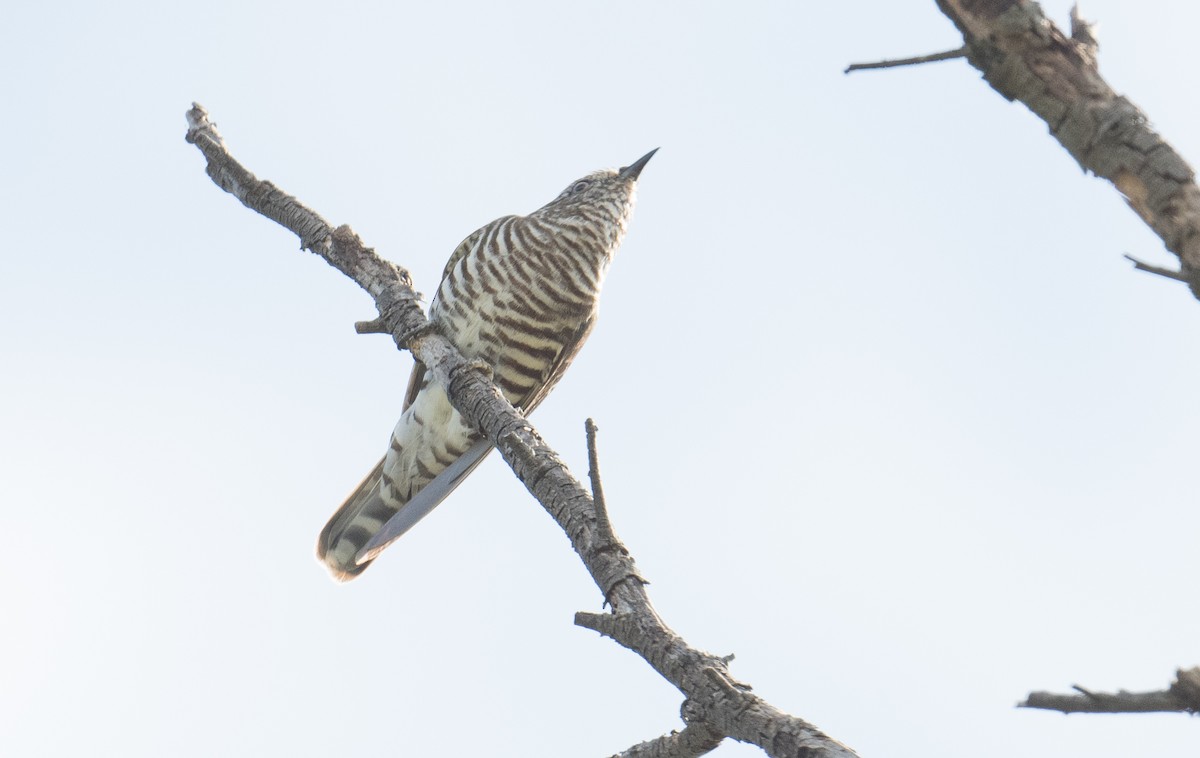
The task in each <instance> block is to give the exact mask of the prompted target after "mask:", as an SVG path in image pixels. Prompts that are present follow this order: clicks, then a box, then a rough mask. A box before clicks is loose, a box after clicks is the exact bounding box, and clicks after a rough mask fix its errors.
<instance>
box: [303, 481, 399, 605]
mask: <svg viewBox="0 0 1200 758" xmlns="http://www.w3.org/2000/svg"><path fill="white" fill-rule="evenodd" d="M382 475H383V459H380V461H379V463H377V464H376V465H375V468H373V469H371V473H369V474H367V476H366V478H365V479H363V480H362V483H361V484H359V485H358V486H357V487H355V488H354V491H353V492H351V493H350V496H349V497H347V498H346V502H344V503H342V505H341V507H340V508H338V509H337V512H336V513H334V514H333V517H332V518H330V519H329V523H327V524H326V525H325V528H324V529H322V530H321V536H320V537H319V538H318V539H317V557H318V558H319V559H320V560H321V562H322V563H324V564H325V566H326V567H327V568H328V569H329V573H331V574H333V578H334V579H336V580H338V581H339V582H348V581H350V580H351V579H353V578H354V577H356V576H358V575H359V574H361V573H362V572H363V571H365V570H366V568H367V566H369V565H370V563H371V562H370V561H367V562H365V563H361V564H360V563H356V562H355V556H356V555H358V551H359V550H361V549H362V548H363V546H364V545H366V544H367V542H368V541H369V540H370V539H371V537H372V536H374V534H375V533H376V532H378V531H379V529H380V527H382V526H383V525H384V524H385V523H387V520H388V519H390V518H391V517H392V514H394V513H395V512H396V507H394V506H392V505H389V504H387V503H385V502H384V500H383V496H382V495H381V494H380V492H379V486H380V483H381V482H382Z"/></svg>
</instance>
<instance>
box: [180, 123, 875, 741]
mask: <svg viewBox="0 0 1200 758" xmlns="http://www.w3.org/2000/svg"><path fill="white" fill-rule="evenodd" d="M187 120H188V132H187V141H188V142H191V143H193V144H195V145H196V146H197V147H198V148H199V149H200V151H201V152H202V153H203V154H204V157H205V158H206V159H207V161H208V174H209V176H210V177H212V179H213V181H214V182H216V183H217V186H219V187H221V188H222V189H224V190H225V191H227V192H229V193H231V194H233V195H234V196H235V197H237V198H238V200H240V201H241V202H242V203H243V204H244V205H246V207H248V208H250V209H251V210H254V211H255V212H257V213H261V214H262V215H264V216H266V217H267V218H270V219H271V220H273V221H275V222H277V223H279V224H280V225H282V226H284V227H285V228H287V229H289V230H291V231H292V232H294V233H295V234H296V235H297V236H299V237H300V240H301V245H302V246H303V247H305V248H307V249H309V250H311V251H313V252H314V253H317V254H318V255H320V256H321V257H322V258H324V259H325V260H326V261H328V262H329V263H330V264H331V265H333V266H334V267H336V268H337V269H338V270H339V271H341V272H342V273H344V274H345V275H346V276H348V277H349V278H350V279H351V280H353V281H354V282H355V283H356V284H358V285H359V286H360V287H362V288H363V289H364V290H366V291H367V292H368V293H369V294H370V295H371V297H372V298H374V299H375V304H376V307H377V309H378V311H379V317H378V318H377V319H373V320H371V321H368V322H360V324H359V325H358V327H357V328H358V329H359V331H361V332H364V333H372V332H386V333H390V334H391V335H392V337H393V339H395V341H396V344H397V345H398V346H400V347H402V348H407V349H409V350H411V351H412V353H413V355H414V357H415V358H416V359H417V360H420V361H421V362H422V363H424V364H425V365H426V367H427V369H428V370H429V371H430V373H431V375H432V376H433V377H434V379H435V380H436V381H438V382H440V383H441V384H442V385H443V386H444V387H445V388H446V391H447V394H448V395H449V397H450V400H451V402H452V403H453V405H454V407H455V408H456V409H457V410H458V411H459V412H460V413H461V414H462V415H463V417H464V418H465V419H466V420H467V421H468V422H469V423H471V424H472V425H473V426H474V427H475V428H476V429H478V430H479V431H480V432H481V433H482V434H483V435H484V436H486V437H487V438H488V439H489V440H490V441H491V442H493V443H494V444H495V446H496V448H497V449H498V450H499V451H500V453H501V455H503V456H504V460H505V461H506V462H507V463H508V465H509V466H511V467H512V469H513V472H514V473H515V474H516V475H517V478H518V479H520V480H521V482H522V483H523V484H524V485H525V487H526V488H527V489H528V490H529V491H530V492H531V493H532V494H533V496H534V497H535V498H537V500H538V502H539V503H541V504H542V506H543V507H544V508H545V509H546V510H547V512H549V513H550V515H551V516H552V517H553V518H554V520H555V521H556V522H557V523H558V525H559V526H560V527H561V528H562V529H563V531H565V532H566V534H567V537H568V538H569V539H570V540H571V545H572V547H574V549H575V551H576V553H578V554H579V557H580V559H581V560H582V561H583V564H584V566H585V567H586V568H587V570H588V572H589V573H590V574H591V576H592V578H593V579H594V580H595V582H596V585H597V586H598V587H600V589H601V591H602V592H603V593H604V594H605V598H606V600H607V601H608V602H609V603H610V604H611V606H612V612H611V613H608V614H577V615H576V623H580V624H581V625H583V626H587V627H588V628H591V629H595V630H596V631H599V632H601V633H603V634H607V635H608V636H611V637H613V638H614V639H616V640H617V641H618V642H620V643H621V644H622V645H624V646H625V647H627V648H629V649H630V650H633V651H635V652H637V653H638V654H639V655H641V656H642V657H643V658H644V659H645V660H646V661H647V662H648V663H650V665H651V666H653V667H654V669H655V670H656V671H658V672H659V673H660V674H661V675H662V676H663V677H664V678H666V679H667V680H668V681H670V682H671V683H672V684H674V685H675V686H676V687H678V688H679V689H680V691H681V692H683V694H684V695H685V697H686V698H687V703H688V709H687V710H686V713H687V714H690V716H689V721H688V724H689V726H688V728H687V729H685V730H684V731H683V732H681V733H680V734H679V735H678V739H673V738H671V737H667V738H660V739H662V740H665V742H663V748H662V749H664V750H674V751H675V752H659V753H655V755H664V756H666V755H675V756H683V755H700V754H702V753H701V752H697V750H698V749H699V748H700V747H703V746H704V745H705V744H707V743H708V742H709V741H711V740H713V739H717V738H718V737H721V738H723V737H732V738H733V739H736V740H740V741H743V742H749V743H752V744H755V745H758V746H759V747H761V748H763V750H765V751H766V752H767V753H768V754H769V755H772V756H780V757H782V756H794V757H796V758H801V757H802V758H818V757H819V758H834V757H838V758H849V757H850V756H854V755H855V754H854V752H853V751H851V750H850V749H849V748H847V747H845V746H843V745H841V744H840V743H838V742H836V741H835V740H833V739H831V738H829V737H827V736H826V735H824V734H823V733H821V731H820V730H818V729H817V728H816V727H814V726H812V725H811V724H808V723H807V722H805V721H803V720H802V719H798V718H796V717H794V716H789V715H788V714H786V713H783V712H782V711H779V710H778V709H776V708H774V707H773V706H771V705H770V704H768V703H765V702H763V701H762V700H761V699H760V698H758V697H757V696H755V695H752V694H750V692H749V688H748V687H745V686H744V685H740V684H737V683H735V682H734V681H733V679H732V678H731V677H730V675H729V672H728V667H727V665H726V661H725V660H724V659H721V658H718V657H716V656H713V655H711V654H708V653H704V652H701V651H699V650H697V649H695V648H693V647H691V646H690V645H688V644H687V643H686V642H685V641H684V640H683V639H682V638H681V637H679V636H678V635H677V634H675V633H674V632H673V631H672V630H671V629H670V628H669V627H668V626H667V625H666V624H665V623H664V622H663V621H662V619H661V618H659V616H658V613H657V612H656V611H655V610H654V607H653V606H652V605H651V603H650V598H649V596H648V595H647V594H646V591H645V586H644V585H645V582H644V580H643V579H642V578H641V577H640V576H639V574H638V572H637V567H636V566H635V564H634V562H633V559H632V557H630V555H629V552H628V551H627V550H625V548H624V547H623V546H621V545H620V543H619V542H618V541H617V540H616V536H615V535H614V534H613V533H612V530H611V528H608V529H606V530H605V532H604V533H601V532H600V531H599V530H598V529H597V520H598V519H597V511H596V508H595V505H594V503H593V500H592V497H591V495H589V494H588V492H587V491H586V490H585V489H584V488H583V487H582V485H580V483H579V481H578V480H577V479H576V478H575V477H574V476H573V475H572V474H571V472H570V471H569V470H568V469H567V467H566V466H565V465H564V464H563V463H562V461H561V460H560V459H559V457H558V454H557V453H555V452H554V451H553V450H552V449H551V448H550V447H549V446H548V445H547V444H546V443H545V442H544V441H543V440H542V438H541V437H540V436H539V435H538V434H537V432H536V431H535V430H534V429H533V427H532V426H530V425H529V422H528V421H526V420H525V418H524V417H523V416H522V415H521V413H520V412H518V411H517V410H516V409H514V408H513V407H512V405H510V404H509V403H508V401H507V400H505V398H504V396H503V395H502V394H501V393H500V391H499V390H498V389H497V388H496V387H495V386H494V385H493V384H492V383H491V381H490V379H489V378H488V377H487V376H485V375H484V372H481V371H479V370H478V367H477V366H475V364H474V363H472V362H470V361H467V360H466V359H464V357H463V356H462V354H461V353H459V352H458V350H457V349H456V348H455V346H454V345H453V344H452V343H451V342H450V341H449V340H447V339H446V338H445V337H443V336H442V335H441V334H439V333H438V332H437V331H436V329H431V328H429V324H428V321H427V319H426V317H425V314H424V312H423V311H422V310H421V307H420V305H419V304H418V300H419V297H418V295H417V293H416V292H414V291H413V289H412V286H411V279H410V277H409V275H408V272H407V271H405V270H404V269H403V268H401V267H399V266H396V265H394V264H392V263H389V262H387V261H384V260H383V259H382V258H380V257H379V256H377V255H376V254H375V252H374V251H373V250H372V249H370V248H368V247H366V246H364V245H363V244H362V241H361V240H359V238H358V236H357V235H356V234H354V232H353V231H351V230H350V228H349V227H347V226H342V227H339V228H337V229H332V228H331V227H330V226H329V224H328V223H327V222H325V220H324V219H322V218H321V217H320V216H318V215H317V214H316V213H314V212H313V211H311V210H309V209H308V208H306V207H304V206H303V205H302V204H301V203H300V202H299V201H297V200H296V198H294V197H291V196H290V195H287V194H285V193H283V192H282V191H280V190H278V189H277V188H276V187H274V186H273V185H272V184H271V183H270V182H265V181H261V180H259V179H257V178H256V177H255V176H254V175H253V174H251V173H250V172H249V171H247V170H246V169H245V168H244V167H243V166H242V165H241V164H239V163H238V162H237V161H236V160H234V158H233V157H232V156H231V155H230V154H229V152H228V150H227V149H226V147H225V144H224V142H223V140H222V139H221V137H220V135H219V134H218V133H217V131H216V128H215V127H214V125H213V124H212V123H211V122H210V121H209V120H208V114H207V113H206V112H205V110H204V109H203V108H202V107H201V106H199V105H195V104H193V107H192V109H191V110H190V111H188V114H187ZM590 431H591V434H592V436H593V441H592V444H591V447H592V451H593V457H594V450H595V443H594V433H595V432H594V425H593V426H592V427H591V428H590ZM592 468H593V471H596V478H595V479H594V483H595V484H596V491H597V493H599V492H600V489H599V475H598V470H597V469H596V466H595V464H594V461H593V467H592ZM605 522H607V519H606V518H605V519H602V520H601V525H602V526H603V524H604V523H605ZM581 619H582V621H581ZM585 621H586V622H587V623H585ZM692 726H696V729H692ZM658 742H659V741H658V740H656V741H654V743H658ZM707 749H711V748H707ZM688 750H690V751H691V752H686V751H688ZM641 755H649V753H642V754H641Z"/></svg>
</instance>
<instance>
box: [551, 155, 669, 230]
mask: <svg viewBox="0 0 1200 758" xmlns="http://www.w3.org/2000/svg"><path fill="white" fill-rule="evenodd" d="M656 152H658V148H654V149H653V150H651V151H650V152H648V153H646V154H645V155H643V156H642V157H641V158H638V159H637V160H636V161H634V162H633V163H631V164H629V165H628V166H625V167H624V168H619V169H612V168H607V169H601V170H599V171H593V172H592V173H590V174H588V175H587V176H584V177H581V178H579V179H576V180H575V181H573V182H571V183H570V184H569V185H567V188H566V189H564V190H563V191H562V193H561V194H559V196H558V197H556V198H554V199H553V200H551V201H550V202H549V203H546V205H544V206H542V207H541V208H539V209H538V210H536V211H534V215H536V216H540V217H542V218H544V219H546V220H549V221H560V222H568V223H569V222H571V221H576V222H582V223H584V224H600V225H602V226H605V227H610V228H612V229H614V230H619V231H617V232H616V233H617V235H618V238H619V235H620V234H621V233H623V232H624V230H625V225H626V223H628V221H629V215H630V214H631V213H632V212H633V204H634V200H635V199H636V196H637V193H636V189H637V180H638V177H639V176H640V175H641V173H642V169H643V168H644V167H645V166H646V164H647V163H649V162H650V159H651V158H652V157H654V154H655V153H656Z"/></svg>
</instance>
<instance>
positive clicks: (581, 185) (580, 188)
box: [571, 180, 591, 193]
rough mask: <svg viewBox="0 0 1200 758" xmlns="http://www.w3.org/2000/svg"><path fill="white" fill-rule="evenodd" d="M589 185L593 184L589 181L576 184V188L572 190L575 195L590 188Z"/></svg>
mask: <svg viewBox="0 0 1200 758" xmlns="http://www.w3.org/2000/svg"><path fill="white" fill-rule="evenodd" d="M589 184H591V182H589V181H587V180H584V181H582V182H575V186H574V187H572V188H571V191H572V192H575V193H579V192H583V191H584V190H585V189H587V188H588V185H589Z"/></svg>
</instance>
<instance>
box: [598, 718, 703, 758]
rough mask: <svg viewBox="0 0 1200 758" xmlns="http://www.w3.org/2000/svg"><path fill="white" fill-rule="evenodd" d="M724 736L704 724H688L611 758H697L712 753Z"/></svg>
mask: <svg viewBox="0 0 1200 758" xmlns="http://www.w3.org/2000/svg"><path fill="white" fill-rule="evenodd" d="M724 740H725V736H724V735H723V734H721V733H720V732H718V731H716V730H715V729H713V728H712V727H711V726H709V725H707V724H704V723H697V724H689V725H688V726H686V727H684V730H683V731H682V732H671V733H670V734H664V735H663V736H662V737H658V738H656V739H653V740H649V741H648V742H641V743H638V744H637V745H634V746H633V747H631V748H629V749H628V750H625V751H623V752H620V753H617V754H616V755H613V756H611V758H697V757H698V756H701V755H704V754H706V753H709V752H712V751H713V750H716V749H717V746H718V745H720V744H721V743H722V742H723V741H724Z"/></svg>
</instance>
